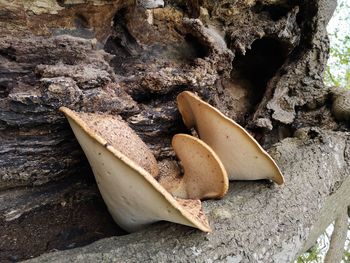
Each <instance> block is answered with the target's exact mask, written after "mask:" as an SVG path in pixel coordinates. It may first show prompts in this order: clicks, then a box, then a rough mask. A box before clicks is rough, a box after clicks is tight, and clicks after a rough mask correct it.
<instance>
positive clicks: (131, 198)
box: [60, 107, 211, 232]
mask: <svg viewBox="0 0 350 263" xmlns="http://www.w3.org/2000/svg"><path fill="white" fill-rule="evenodd" d="M60 111H62V112H63V113H64V114H65V115H66V117H67V119H68V121H69V123H70V126H71V128H72V130H73V132H74V134H75V136H76V137H77V139H78V141H79V143H80V145H81V147H82V149H83V151H84V152H85V154H86V156H87V159H88V161H89V163H90V165H91V167H92V170H93V173H94V175H95V178H96V182H97V185H98V187H99V190H100V192H101V195H102V197H103V199H104V201H105V203H106V205H107V207H108V209H109V211H110V213H111V215H112V217H113V219H114V220H115V221H116V222H117V223H118V224H119V225H120V226H121V227H122V228H124V229H125V230H127V231H129V232H134V231H137V230H140V229H142V228H143V227H145V226H147V225H149V224H152V223H154V222H157V221H161V220H165V221H170V222H174V223H179V224H183V225H187V226H191V227H195V228H198V229H200V230H202V231H204V232H211V229H210V226H209V223H208V221H207V218H206V216H205V214H204V213H203V211H202V208H201V201H200V200H191V199H181V198H175V197H173V196H172V195H171V194H170V193H168V192H167V191H166V190H165V189H164V188H163V187H162V186H161V185H160V184H159V183H158V182H157V180H156V179H154V178H153V176H152V175H151V174H150V173H149V172H147V171H146V170H145V169H144V168H142V167H141V166H140V165H138V164H137V163H135V161H133V160H131V159H130V158H129V157H127V156H126V155H125V154H123V153H121V152H120V151H119V150H118V149H116V148H115V147H114V146H113V143H111V142H108V140H106V139H105V138H103V137H102V136H100V135H99V134H98V133H97V132H96V131H94V127H95V128H101V123H102V119H103V117H104V115H102V114H101V115H98V114H88V113H78V112H74V111H72V110H70V109H68V108H66V107H61V108H60ZM96 117H97V119H98V120H99V122H96V121H95V119H96ZM107 119H108V117H107ZM114 121H115V120H114ZM97 123H99V125H98V126H96V124H97ZM102 127H104V126H103V125H102ZM110 139H112V138H110Z"/></svg>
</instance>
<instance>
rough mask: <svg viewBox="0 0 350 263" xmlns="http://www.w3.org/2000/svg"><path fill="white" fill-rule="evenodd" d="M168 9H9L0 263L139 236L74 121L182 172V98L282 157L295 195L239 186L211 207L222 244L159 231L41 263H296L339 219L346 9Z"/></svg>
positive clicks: (115, 5) (96, 5) (2, 40)
mask: <svg viewBox="0 0 350 263" xmlns="http://www.w3.org/2000/svg"><path fill="white" fill-rule="evenodd" d="M147 2H150V3H149V4H150V5H151V6H147ZM158 2H162V1H141V2H140V3H139V2H137V1H131V0H130V1H118V0H116V1H103V0H93V1H85V0H82V1H71V0H64V1H53V0H50V1H31V2H28V3H27V2H26V3H24V2H16V1H12V2H0V11H1V12H0V28H1V29H0V61H1V65H0V109H1V110H0V138H1V145H0V152H1V158H0V200H1V202H0V261H5V260H8V261H16V260H19V259H25V258H29V257H33V256H38V255H39V254H41V253H44V252H48V251H50V250H53V249H68V248H72V247H75V246H81V245H85V244H87V243H91V242H92V241H94V240H97V239H100V238H102V237H108V236H112V235H123V234H125V232H123V231H122V230H120V229H118V228H117V226H116V225H114V224H113V223H112V220H111V218H110V216H109V215H108V212H107V210H106V209H105V207H104V205H103V203H102V200H101V197H100V195H99V193H98V190H97V188H96V185H95V183H94V180H93V175H92V172H91V170H90V168H89V165H88V163H87V160H86V159H85V157H84V154H83V153H82V151H81V149H80V147H79V145H78V143H77V142H76V140H75V138H74V135H73V134H72V132H71V130H70V128H69V126H68V124H67V121H66V120H65V118H64V116H63V115H62V114H60V113H59V112H58V108H59V107H60V106H66V107H69V108H71V109H74V110H79V111H86V112H106V113H109V114H118V115H120V116H121V117H122V118H123V119H124V120H126V121H127V123H128V124H129V125H130V127H132V128H133V129H134V130H135V131H136V132H137V133H138V134H139V136H140V137H141V138H142V139H143V140H144V141H145V143H146V144H147V145H148V147H149V148H150V149H151V151H152V152H153V154H154V155H155V157H156V159H157V160H158V161H163V160H170V161H173V162H174V153H173V151H172V149H171V147H170V140H171V137H172V136H173V135H174V134H176V133H179V132H186V133H188V132H189V131H187V130H186V129H185V127H184V125H183V123H182V120H181V116H180V114H179V112H178V111H177V108H176V103H175V98H176V95H177V94H178V93H179V92H181V91H183V90H191V91H194V92H197V93H198V94H199V95H200V96H201V97H202V98H203V99H205V100H206V101H208V102H209V103H211V104H212V105H214V106H215V107H217V108H218V109H220V110H221V111H222V112H224V113H225V114H226V115H228V116H229V117H230V118H233V119H234V120H236V121H238V122H239V123H240V124H241V125H243V126H244V127H246V128H247V129H248V130H249V131H250V132H251V134H252V135H254V136H255V138H256V139H257V140H259V142H260V143H261V144H262V145H263V146H264V147H265V148H266V149H270V152H271V154H272V155H273V156H274V157H275V159H276V160H277V163H278V164H279V166H281V168H282V172H283V173H284V174H285V176H286V184H285V187H284V188H279V187H276V186H274V185H271V184H269V183H266V182H232V183H231V185H230V189H231V190H230V192H229V194H228V196H227V197H225V198H224V199H223V200H221V201H207V202H205V203H204V206H205V210H206V212H207V213H208V214H209V219H210V222H211V224H212V226H213V228H214V233H213V234H211V235H204V234H201V233H199V232H197V231H193V230H190V229H188V228H185V227H181V226H177V225H169V224H157V225H156V226H154V227H152V228H150V229H148V230H146V231H144V232H142V233H136V234H132V235H126V236H122V237H121V236H119V237H113V238H112V239H106V240H104V241H100V242H98V243H95V244H93V245H90V246H88V247H85V248H81V249H76V250H72V251H67V252H62V253H58V254H54V255H51V254H49V255H48V256H43V257H41V258H39V259H38V260H39V261H40V260H49V259H50V258H51V257H52V258H55V259H56V260H57V261H64V260H65V261H69V260H71V261H73V260H77V261H84V262H87V261H89V260H90V261H91V262H96V261H102V260H103V258H104V257H107V258H109V257H113V258H115V259H116V260H117V259H119V260H123V261H125V262H128V261H129V262H133V261H140V260H141V259H142V260H143V261H144V260H145V261H147V260H149V261H152V260H158V261H166V260H167V261H186V260H189V259H193V258H195V260H197V261H198V262H203V261H208V262H210V261H215V260H224V259H226V260H227V261H230V260H231V261H233V262H235V260H236V261H237V262H239V260H241V261H242V262H248V261H264V262H272V261H273V260H276V261H279V262H285V261H289V260H292V259H294V258H295V257H296V255H297V254H298V253H300V252H302V250H304V249H305V246H306V244H308V242H311V241H310V240H312V239H313V235H316V233H318V232H319V231H318V230H320V231H321V228H322V227H323V225H324V223H325V222H328V221H329V220H331V221H332V220H333V219H334V218H333V216H332V215H327V214H326V213H324V212H323V211H324V208H325V207H328V206H327V204H328V203H327V202H328V201H327V200H329V198H328V197H329V196H332V195H333V193H336V192H338V191H340V189H343V188H342V187H343V185H346V184H347V182H348V181H349V180H348V176H349V174H350V173H349V156H350V153H349V133H348V127H349V126H348V125H349V122H348V120H349V119H350V118H349V116H350V115H349V112H350V109H349V104H348V103H344V102H346V101H349V99H348V98H349V94H348V93H339V92H337V91H334V90H333V89H331V88H328V87H325V86H324V84H323V81H322V78H323V71H324V65H325V62H326V59H327V56H328V55H327V54H328V38H327V35H326V30H325V26H326V24H327V22H328V21H329V19H330V17H331V14H332V12H333V10H334V3H335V1H325V0H313V1H305V2H302V1H295V2H290V1H283V0H282V1H267V0H266V1H265V0H264V1H246V0H239V1H206V0H202V1H181V0H169V1H165V4H164V7H160V8H153V7H154V6H152V5H154V4H155V3H156V4H157V5H161V6H162V4H159V3H158ZM145 7H152V8H153V9H145ZM338 109H340V110H341V113H340V114H339V113H338V112H339V110H338ZM339 116H341V117H339ZM348 198H349V194H344V196H341V198H339V200H340V201H341V203H342V204H344V205H348V204H350V201H349V199H348ZM340 201H339V202H340ZM346 202H348V203H347V204H346ZM336 207H337V206H335V208H336ZM58 214H62V216H61V217H58V218H56V224H54V227H53V225H52V224H50V220H49V219H48V218H47V215H51V216H54V215H58ZM320 215H322V216H320ZM319 216H320V218H321V217H322V222H319V221H320V218H319ZM67 218H69V220H67ZM81 218H88V219H85V220H81V221H80V222H79V219H81ZM98 218H99V219H98ZM99 220H100V222H99ZM331 221H330V222H331ZM39 226H40V227H39ZM318 228H319V229H318ZM23 233H26V235H23ZM62 233H64V234H62ZM24 236H26V237H25V238H24ZM38 236H39V237H40V238H37V237H38ZM88 251H90V252H88ZM84 254H85V256H84Z"/></svg>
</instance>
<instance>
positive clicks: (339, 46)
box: [324, 0, 350, 89]
mask: <svg viewBox="0 0 350 263" xmlns="http://www.w3.org/2000/svg"><path fill="white" fill-rule="evenodd" d="M327 31H328V35H329V39H330V44H331V45H330V54H329V55H330V56H329V60H328V63H327V68H326V72H325V79H324V80H325V83H326V84H327V85H330V86H336V87H345V88H347V89H350V0H338V6H337V8H336V10H335V12H334V15H333V17H332V19H331V21H330V23H329V25H328V27H327Z"/></svg>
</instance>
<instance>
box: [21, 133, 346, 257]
mask: <svg viewBox="0 0 350 263" xmlns="http://www.w3.org/2000/svg"><path fill="white" fill-rule="evenodd" d="M296 135H297V136H298V137H295V138H286V139H284V140H283V141H282V142H280V143H278V144H276V145H275V146H274V147H273V148H272V149H271V151H270V153H271V154H272V156H273V157H274V158H275V159H276V161H277V163H278V164H279V165H280V167H281V169H282V171H283V172H284V174H285V178H286V184H285V186H284V187H278V186H276V185H273V184H270V183H262V182H231V183H230V190H229V193H228V194H227V196H226V197H225V198H224V199H222V200H218V201H213V200H211V201H206V202H204V210H205V212H206V214H207V215H208V217H209V220H210V223H211V226H212V228H213V233H211V234H204V233H201V232H199V231H197V230H194V229H190V228H187V227H183V226H180V225H175V224H168V223H158V224H155V225H154V226H152V227H150V228H149V229H146V230H144V231H142V232H139V233H134V234H129V235H126V236H122V237H112V238H107V239H103V240H100V241H97V242H95V243H93V244H91V245H88V246H86V247H82V248H77V249H73V250H69V251H62V252H57V253H50V254H46V255H43V256H40V257H38V258H36V259H33V260H29V261H27V262H28V263H29V262H31V263H35V262H106V261H107V262H208V263H209V262H291V261H292V260H294V259H295V258H296V257H297V256H298V252H299V251H300V250H301V249H302V247H303V245H304V243H305V242H306V240H307V239H308V236H309V234H310V232H311V230H312V228H313V225H314V223H315V222H316V221H317V219H318V214H319V213H320V212H321V210H322V207H323V206H324V205H325V203H326V201H327V198H328V196H329V195H331V193H334V192H337V191H338V190H339V189H340V188H341V187H342V186H341V185H339V182H343V184H344V185H345V183H344V182H350V161H349V160H350V159H349V158H348V157H349V156H350V134H349V133H340V132H324V131H320V130H318V129H313V128H310V129H302V130H300V131H298V132H297V134H296ZM343 200H344V198H343ZM344 202H349V203H350V197H348V198H345V201H344ZM342 205H344V204H342ZM332 216H333V215H332V214H331V215H330V218H329V220H333V219H334V218H331V217H332Z"/></svg>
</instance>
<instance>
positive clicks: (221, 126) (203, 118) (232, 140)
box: [177, 91, 284, 184]
mask: <svg viewBox="0 0 350 263" xmlns="http://www.w3.org/2000/svg"><path fill="white" fill-rule="evenodd" d="M177 104H178V108H179V111H180V113H181V115H182V119H183V121H184V123H185V125H186V126H187V128H194V129H195V130H196V131H197V133H198V136H199V138H200V139H201V140H203V141H204V142H205V143H207V144H208V145H209V146H210V147H211V148H212V149H213V150H214V152H215V153H216V154H217V155H218V156H219V157H220V159H221V161H222V163H223V164H224V166H225V168H226V171H227V174H228V177H229V179H230V180H259V179H270V180H272V181H274V182H276V183H277V184H283V183H284V178H283V175H282V173H281V171H280V169H279V168H278V166H277V164H276V163H275V161H274V160H273V159H272V158H271V156H270V155H269V154H268V153H267V152H266V151H265V150H264V149H263V148H262V147H261V146H260V145H259V143H258V142H257V141H256V140H255V139H254V138H253V137H252V136H251V135H250V134H249V133H248V132H247V131H246V130H245V129H244V128H243V127H241V126H240V125H239V124H237V123H236V122H234V121H233V120H231V119H229V118H228V117H226V116H225V115H224V114H222V113H221V112H220V111H219V110H218V109H216V108H214V107H213V106H211V105H210V104H208V103H206V102H204V101H203V100H201V99H200V98H199V97H198V96H196V95H195V94H193V93H192V92H189V91H184V92H181V93H180V94H179V95H178V96H177Z"/></svg>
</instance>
